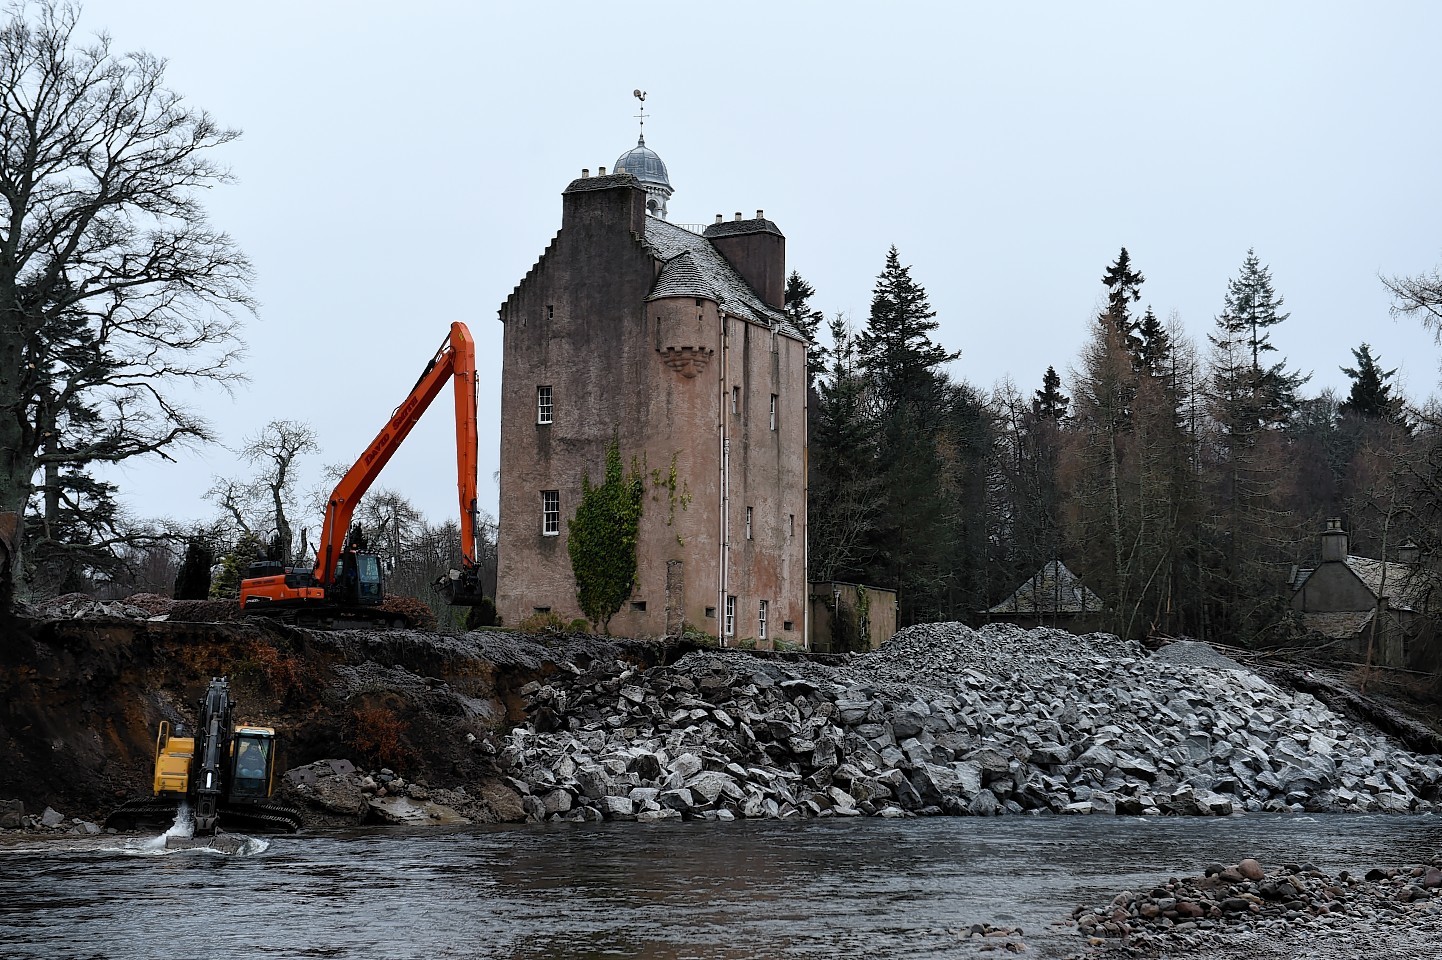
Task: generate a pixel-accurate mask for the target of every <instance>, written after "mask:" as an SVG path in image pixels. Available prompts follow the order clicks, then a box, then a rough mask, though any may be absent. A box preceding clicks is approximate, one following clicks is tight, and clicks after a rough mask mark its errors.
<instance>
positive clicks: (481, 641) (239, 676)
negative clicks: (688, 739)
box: [0, 611, 675, 822]
mask: <svg viewBox="0 0 1442 960" xmlns="http://www.w3.org/2000/svg"><path fill="white" fill-rule="evenodd" d="M127 612H128V611H120V614H121V615H113V616H108V617H107V616H94V615H87V616H84V617H81V618H75V619H64V620H59V619H49V620H31V619H19V620H14V621H11V622H9V623H7V624H5V625H4V626H3V627H0V755H3V756H4V758H5V761H6V762H4V763H0V800H8V799H15V800H19V801H21V802H22V803H23V804H24V808H25V810H26V811H27V812H29V813H31V814H40V813H41V812H42V811H44V810H45V809H46V808H47V807H50V808H53V809H55V810H58V811H62V812H63V813H64V814H65V817H66V819H67V820H68V819H70V818H73V817H81V818H83V819H85V820H87V821H94V822H101V821H103V819H104V817H105V814H106V813H107V812H108V810H109V809H110V808H111V807H113V806H114V805H115V804H116V803H117V802H119V801H121V800H124V799H126V798H128V797H132V796H138V795H145V794H148V793H149V789H150V784H149V778H150V774H151V767H152V763H153V757H154V749H155V735H156V729H157V727H158V726H159V724H160V721H162V720H168V721H170V722H171V723H177V722H187V723H188V722H191V721H193V719H194V716H195V704H196V701H197V700H198V698H199V697H200V696H201V694H202V692H203V691H204V689H205V686H206V684H207V683H208V682H209V680H210V678H211V677H213V676H228V677H229V678H230V680H231V687H232V690H233V693H234V695H235V698H236V702H237V704H238V711H237V719H238V720H242V721H244V722H249V723H256V724H263V725H268V726H273V727H275V728H277V730H278V731H279V735H280V738H281V739H280V747H279V749H280V754H279V763H278V766H277V769H278V770H286V769H290V768H292V767H300V766H303V765H306V764H310V763H312V762H314V761H318V760H324V759H329V758H346V759H349V760H351V761H353V762H354V763H355V764H356V765H357V766H360V767H363V768H366V769H367V770H380V769H390V770H394V771H396V772H397V773H398V774H400V775H402V776H403V777H404V778H405V780H407V781H409V782H422V783H425V784H429V785H430V786H431V787H432V788H435V789H455V788H461V787H464V788H466V789H468V790H469V791H471V793H472V794H473V795H474V796H477V797H480V796H483V794H484V790H483V789H482V787H483V786H484V785H485V784H487V783H490V782H492V781H494V780H496V778H497V777H499V776H500V775H501V774H502V772H503V771H501V770H500V769H499V768H498V765H497V759H496V758H497V755H498V753H499V751H500V748H501V746H502V744H503V739H502V738H503V736H504V734H505V733H506V731H507V730H509V728H510V727H511V726H512V725H514V724H516V723H518V722H521V721H522V720H523V719H524V703H523V699H522V697H521V696H520V693H519V691H520V689H521V688H522V687H524V686H525V685H526V684H528V683H531V682H533V681H537V680H544V679H546V678H548V677H550V676H552V675H553V674H555V673H556V672H557V671H575V670H579V669H582V668H583V667H584V666H587V665H589V664H590V663H592V662H593V661H596V660H604V661H605V662H608V663H634V664H637V665H641V666H650V665H652V664H655V663H660V662H663V661H664V660H665V659H666V658H667V657H668V656H674V655H675V654H674V651H670V650H669V649H668V648H666V647H664V646H661V645H655V644H648V643H633V642H628V641H610V640H604V639H601V638H595V637H558V638H554V639H553V640H540V639H534V638H525V637H520V636H517V635H512V634H498V633H471V634H467V635H466V636H464V637H449V636H441V635H437V634H431V633H421V632H415V631H383V632H376V631H337V632H321V631H308V630H299V629H295V628H288V627H285V626H282V625H278V624H274V623H270V622H268V621H264V620H247V621H242V622H234V623H186V622H179V621H175V620H168V621H152V620H145V619H137V618H134V617H133V616H127V615H124V614H125V613H127ZM142 613H143V611H142ZM493 813H494V812H493ZM497 818H499V816H498V815H497Z"/></svg>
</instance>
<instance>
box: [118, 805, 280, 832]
mask: <svg viewBox="0 0 1442 960" xmlns="http://www.w3.org/2000/svg"><path fill="white" fill-rule="evenodd" d="M179 811H180V804H179V803H178V802H177V801H175V800H165V799H160V798H153V797H147V798H139V799H135V800H128V801H126V802H125V803H123V804H121V805H120V806H118V807H116V808H115V809H114V810H112V811H111V813H110V816H108V817H106V818H105V826H106V827H108V828H111V829H114V830H142V829H145V828H165V827H169V826H170V825H171V824H173V823H175V817H176V814H178V813H179ZM218 823H219V826H220V827H221V828H222V829H224V830H227V831H230V832H231V833H295V832H296V831H297V830H299V829H300V828H301V827H302V826H303V825H304V823H303V821H302V819H301V814H300V811H299V810H297V809H295V808H294V807H289V806H286V805H285V804H283V803H274V802H269V803H252V804H225V803H223V804H221V805H220V811H219V818H218Z"/></svg>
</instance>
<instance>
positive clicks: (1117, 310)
mask: <svg viewBox="0 0 1442 960" xmlns="http://www.w3.org/2000/svg"><path fill="white" fill-rule="evenodd" d="M1146 279H1147V278H1146V277H1144V276H1142V274H1141V272H1140V271H1138V270H1133V269H1132V259H1131V256H1130V255H1129V254H1128V253H1127V248H1126V247H1122V252H1121V253H1119V254H1118V255H1117V260H1116V263H1113V264H1112V265H1111V266H1109V267H1107V269H1106V272H1105V273H1103V274H1102V284H1103V285H1104V286H1105V287H1106V288H1107V308H1106V310H1105V311H1103V312H1102V314H1101V319H1102V320H1105V321H1107V322H1108V323H1110V324H1111V325H1112V326H1113V327H1115V328H1116V330H1117V333H1119V334H1121V337H1122V341H1123V342H1124V343H1125V344H1126V347H1127V349H1128V350H1130V351H1132V352H1133V353H1135V352H1136V351H1137V349H1138V348H1139V347H1140V346H1141V341H1140V339H1139V338H1138V336H1137V323H1136V321H1134V320H1132V318H1131V305H1132V304H1133V303H1136V302H1137V301H1139V300H1141V298H1142V293H1141V287H1142V284H1143V283H1145V282H1146Z"/></svg>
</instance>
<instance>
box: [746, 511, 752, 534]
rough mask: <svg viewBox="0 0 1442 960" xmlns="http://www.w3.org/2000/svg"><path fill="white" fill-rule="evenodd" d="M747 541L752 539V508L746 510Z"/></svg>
mask: <svg viewBox="0 0 1442 960" xmlns="http://www.w3.org/2000/svg"><path fill="white" fill-rule="evenodd" d="M746 539H747V540H750V539H751V508H750V507H747V508H746Z"/></svg>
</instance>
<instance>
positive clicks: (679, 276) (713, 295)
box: [581, 177, 807, 343]
mask: <svg viewBox="0 0 1442 960" xmlns="http://www.w3.org/2000/svg"><path fill="white" fill-rule="evenodd" d="M590 179H591V180H595V179H598V178H596V177H591V178H590ZM608 179H609V178H608ZM581 182H583V183H585V182H588V181H581ZM646 245H647V246H648V247H650V248H651V252H652V254H654V255H655V257H656V259H658V260H660V261H662V262H663V263H665V266H664V267H662V268H661V275H660V277H658V278H657V279H656V284H655V286H654V287H652V288H651V293H650V295H649V296H648V297H647V298H646V299H648V300H655V299H657V298H660V297H706V298H707V299H710V300H715V301H716V303H717V304H718V305H719V306H720V307H721V309H723V310H725V311H726V312H727V313H729V314H731V315H732V316H737V317H741V318H743V319H746V320H750V321H752V322H753V323H759V324H762V325H763V326H766V327H772V328H774V329H776V330H777V331H779V332H781V333H784V334H785V335H786V336H788V337H791V338H792V339H794V340H800V341H801V342H803V343H805V342H807V341H806V337H805V336H804V335H803V334H802V333H801V331H799V330H797V329H796V327H795V326H793V325H792V324H791V321H789V320H787V319H786V314H784V313H782V312H781V311H780V310H777V309H774V308H773V307H769V306H767V305H766V303H765V302H763V301H762V299H761V298H760V297H759V296H757V295H756V291H754V290H752V289H751V287H750V285H748V284H747V283H746V281H745V280H742V279H741V277H740V275H739V274H737V273H736V271H735V270H733V269H732V268H731V264H729V263H727V262H726V258H725V257H723V256H721V254H720V252H719V251H718V250H717V249H716V248H715V247H713V246H712V245H711V241H710V240H707V239H706V238H705V237H703V236H700V235H698V234H695V233H692V232H691V231H690V230H687V229H686V228H685V227H678V226H676V225H675V224H674V223H669V222H667V221H665V220H662V219H660V218H658V217H647V218H646ZM682 257H685V258H686V259H685V260H680V258H682ZM678 261H679V262H678Z"/></svg>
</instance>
